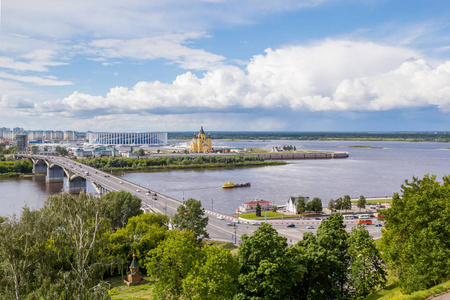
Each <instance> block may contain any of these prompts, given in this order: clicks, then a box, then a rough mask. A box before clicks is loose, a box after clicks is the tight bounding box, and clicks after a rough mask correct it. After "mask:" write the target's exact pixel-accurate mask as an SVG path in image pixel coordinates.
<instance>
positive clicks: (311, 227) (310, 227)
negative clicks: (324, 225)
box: [306, 225, 314, 229]
mask: <svg viewBox="0 0 450 300" xmlns="http://www.w3.org/2000/svg"><path fill="white" fill-rule="evenodd" d="M306 229H314V226H312V225H308V226H306Z"/></svg>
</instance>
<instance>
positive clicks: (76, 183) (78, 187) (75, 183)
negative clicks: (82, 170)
mask: <svg viewBox="0 0 450 300" xmlns="http://www.w3.org/2000/svg"><path fill="white" fill-rule="evenodd" d="M67 189H68V190H69V192H81V191H86V179H85V178H83V177H75V178H74V179H72V180H67Z"/></svg>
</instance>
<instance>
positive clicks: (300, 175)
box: [0, 141, 450, 215]
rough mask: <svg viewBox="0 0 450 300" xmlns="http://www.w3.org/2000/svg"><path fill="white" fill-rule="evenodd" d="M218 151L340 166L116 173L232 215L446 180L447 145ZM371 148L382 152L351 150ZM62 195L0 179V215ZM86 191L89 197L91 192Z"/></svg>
mask: <svg viewBox="0 0 450 300" xmlns="http://www.w3.org/2000/svg"><path fill="white" fill-rule="evenodd" d="M216 144H219V145H222V144H223V145H230V146H233V147H246V148H272V146H283V145H294V146H296V147H297V149H305V150H328V151H346V152H349V153H350V157H349V158H345V159H326V160H295V161H289V163H290V164H288V165H282V166H270V167H253V168H238V169H220V170H180V171H164V172H140V173H124V174H116V175H118V176H123V178H124V179H126V180H129V181H132V182H135V183H137V184H140V185H141V186H143V187H148V188H150V189H152V190H156V191H158V192H161V193H165V194H167V195H168V196H170V197H173V198H175V199H178V200H180V201H181V200H182V199H188V198H195V199H197V200H201V201H202V204H203V207H205V208H207V209H210V210H211V209H212V210H214V211H219V212H223V213H233V212H234V211H235V210H236V209H237V207H238V206H239V205H241V204H242V202H247V201H251V200H254V199H255V198H257V199H264V200H267V201H271V202H273V203H274V204H275V205H281V204H284V203H285V202H286V200H287V199H288V198H289V197H290V196H299V195H302V196H309V197H310V198H313V197H319V198H321V199H322V200H323V202H324V204H326V203H327V202H328V201H329V200H330V199H336V198H339V197H342V196H344V195H346V194H348V195H350V196H351V197H352V198H358V197H359V196H360V195H364V196H365V197H366V198H368V197H391V196H392V195H393V193H394V192H400V189H401V184H402V183H404V180H405V179H409V180H410V179H412V177H413V176H418V177H423V175H424V174H427V173H429V174H434V175H436V176H437V178H438V179H439V180H440V181H441V178H442V177H443V176H447V175H449V174H450V150H444V149H445V148H450V143H424V142H422V143H412V142H375V141H374V142H371V141H267V142H266V141H264V142H262V141H258V142H222V143H221V142H220V141H216ZM352 145H360V146H372V147H382V149H367V148H352V147H349V146H352ZM228 181H232V182H234V183H243V182H251V187H245V188H236V189H222V184H224V183H226V182H228ZM62 189H64V184H63V183H52V184H46V183H45V177H32V178H24V179H0V215H10V214H12V213H16V214H18V213H20V211H21V208H22V207H23V206H24V205H28V206H30V207H33V208H40V207H42V205H43V204H44V202H45V199H46V198H47V197H48V196H49V195H51V194H54V193H58V192H61V190H62ZM88 191H89V192H94V189H93V187H92V186H91V185H89V186H88Z"/></svg>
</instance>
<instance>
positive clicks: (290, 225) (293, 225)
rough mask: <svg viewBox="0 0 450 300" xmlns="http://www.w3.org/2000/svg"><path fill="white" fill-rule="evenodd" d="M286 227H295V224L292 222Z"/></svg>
mask: <svg viewBox="0 0 450 300" xmlns="http://www.w3.org/2000/svg"><path fill="white" fill-rule="evenodd" d="M287 227H288V228H295V224H294V223H292V224H288V226H287Z"/></svg>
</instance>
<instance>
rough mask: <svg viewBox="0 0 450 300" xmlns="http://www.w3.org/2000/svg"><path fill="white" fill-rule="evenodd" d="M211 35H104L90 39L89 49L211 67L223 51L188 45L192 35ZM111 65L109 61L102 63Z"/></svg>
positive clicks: (102, 53)
mask: <svg viewBox="0 0 450 300" xmlns="http://www.w3.org/2000/svg"><path fill="white" fill-rule="evenodd" d="M204 37H208V36H207V35H206V34H204V33H197V32H191V33H185V34H163V35H159V36H154V37H150V38H141V39H131V40H121V39H103V40H94V41H92V42H90V43H89V48H88V49H87V52H88V53H90V54H95V55H98V56H100V57H103V58H132V59H137V60H151V59H158V58H164V59H167V60H170V61H173V62H175V63H178V64H179V65H180V66H181V67H182V68H185V69H209V68H211V67H213V66H217V65H219V64H220V63H221V61H222V60H224V59H225V58H224V57H223V56H221V55H217V54H213V53H209V52H206V51H204V50H202V49H193V48H189V47H187V46H185V44H186V43H187V41H188V40H189V39H198V38H204ZM103 65H110V63H103Z"/></svg>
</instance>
